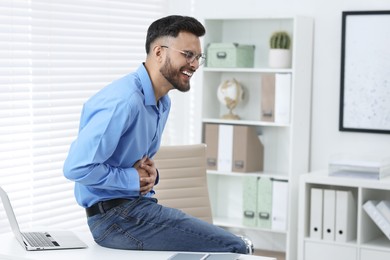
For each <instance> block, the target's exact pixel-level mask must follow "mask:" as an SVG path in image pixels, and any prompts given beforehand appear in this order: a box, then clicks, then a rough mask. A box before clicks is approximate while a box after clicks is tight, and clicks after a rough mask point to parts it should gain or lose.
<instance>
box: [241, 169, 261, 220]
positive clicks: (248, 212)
mask: <svg viewBox="0 0 390 260" xmlns="http://www.w3.org/2000/svg"><path fill="white" fill-rule="evenodd" d="M242 201H243V225H244V226H249V227H255V226H256V225H257V217H256V215H257V176H245V177H244V180H243V200H242Z"/></svg>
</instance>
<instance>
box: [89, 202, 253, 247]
mask: <svg viewBox="0 0 390 260" xmlns="http://www.w3.org/2000/svg"><path fill="white" fill-rule="evenodd" d="M88 225H89V228H90V230H91V232H92V235H93V237H94V240H95V241H96V243H97V244H99V245H101V246H104V247H110V248H117V249H132V250H159V251H202V252H234V253H241V254H245V253H246V244H245V242H244V241H243V240H242V239H241V238H239V237H237V236H236V235H234V234H231V233H230V232H228V231H226V230H224V229H222V228H220V227H217V226H214V225H212V224H209V223H207V222H205V221H202V220H199V219H197V218H194V217H192V216H190V215H188V214H185V213H183V212H182V211H180V210H177V209H173V208H168V207H164V206H162V205H160V204H158V203H157V200H156V199H153V198H144V197H140V198H136V199H133V200H130V201H129V202H125V203H123V204H121V205H120V206H118V207H115V208H112V209H111V210H109V211H107V212H106V213H103V214H97V215H94V216H92V217H89V218H88Z"/></svg>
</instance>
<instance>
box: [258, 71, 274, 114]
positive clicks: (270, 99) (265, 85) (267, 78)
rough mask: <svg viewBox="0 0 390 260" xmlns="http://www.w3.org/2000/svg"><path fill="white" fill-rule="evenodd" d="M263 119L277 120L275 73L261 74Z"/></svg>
mask: <svg viewBox="0 0 390 260" xmlns="http://www.w3.org/2000/svg"><path fill="white" fill-rule="evenodd" d="M261 121H266V122H274V121H275V74H263V75H261Z"/></svg>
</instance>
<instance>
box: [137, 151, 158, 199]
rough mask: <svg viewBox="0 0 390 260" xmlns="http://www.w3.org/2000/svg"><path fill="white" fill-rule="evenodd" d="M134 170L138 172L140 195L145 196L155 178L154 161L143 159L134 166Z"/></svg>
mask: <svg viewBox="0 0 390 260" xmlns="http://www.w3.org/2000/svg"><path fill="white" fill-rule="evenodd" d="M134 168H135V169H136V170H137V171H138V175H139V182H140V193H141V194H142V195H145V194H147V193H148V192H149V191H151V190H152V189H153V187H154V183H155V182H156V178H157V169H156V167H155V166H154V161H153V160H152V159H150V158H148V157H144V158H142V159H141V160H139V161H137V162H136V163H135V164H134Z"/></svg>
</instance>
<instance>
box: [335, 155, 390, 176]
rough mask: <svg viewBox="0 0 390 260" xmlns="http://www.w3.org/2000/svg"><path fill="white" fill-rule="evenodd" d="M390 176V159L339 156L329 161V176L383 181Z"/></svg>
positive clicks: (365, 156)
mask: <svg viewBox="0 0 390 260" xmlns="http://www.w3.org/2000/svg"><path fill="white" fill-rule="evenodd" d="M389 175H390V157H387V158H384V157H383V158H378V157H375V156H368V155H352V154H337V155H333V156H332V157H331V158H330V160H329V176H340V177H355V178H367V179H376V180H379V179H382V178H384V177H386V176H389Z"/></svg>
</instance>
